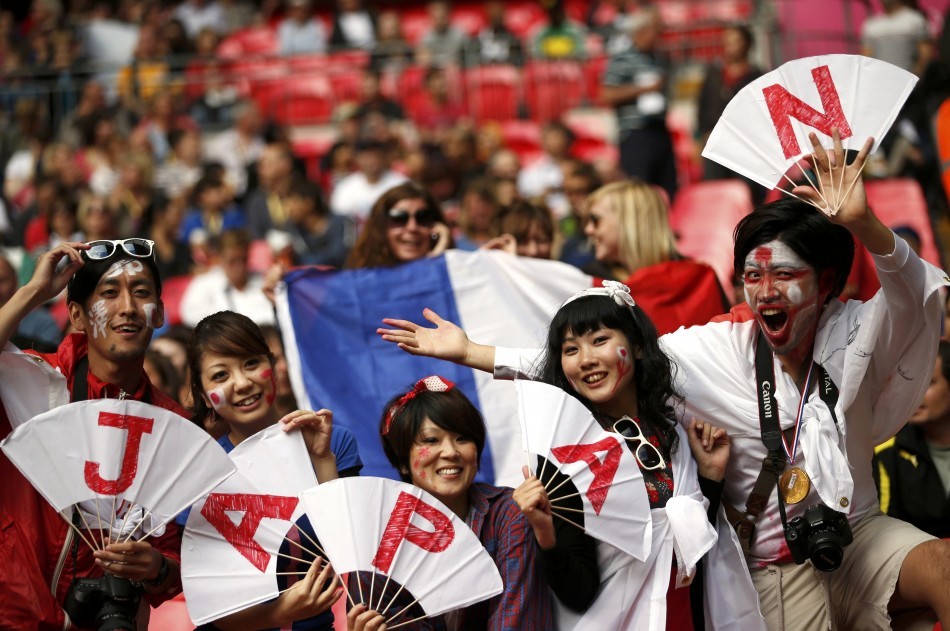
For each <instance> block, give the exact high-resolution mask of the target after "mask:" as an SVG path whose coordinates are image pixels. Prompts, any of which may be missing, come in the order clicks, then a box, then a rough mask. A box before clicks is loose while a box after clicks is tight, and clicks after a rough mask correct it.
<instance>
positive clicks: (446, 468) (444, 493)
mask: <svg viewBox="0 0 950 631" xmlns="http://www.w3.org/2000/svg"><path fill="white" fill-rule="evenodd" d="M477 472H478V448H477V446H476V444H475V441H474V440H472V439H471V438H469V437H467V436H463V435H461V434H458V433H456V432H451V431H448V430H445V429H442V428H441V427H439V426H438V425H436V424H435V423H433V422H432V421H431V420H429V419H428V418H427V419H425V421H423V422H422V426H421V427H420V428H419V433H418V435H416V439H415V441H413V444H412V447H410V449H409V475H410V477H411V479H412V483H413V484H414V485H416V486H418V487H419V488H421V489H423V490H425V491H428V492H429V493H432V494H433V495H434V496H435V497H436V498H438V499H439V500H440V501H441V502H442V503H443V504H445V505H446V506H448V507H449V508H450V509H451V510H452V511H453V512H454V513H455V514H456V515H458V516H459V517H461V518H462V519H465V515H466V514H467V513H468V489H469V487H470V486H472V482H474V480H475V474H476V473H477Z"/></svg>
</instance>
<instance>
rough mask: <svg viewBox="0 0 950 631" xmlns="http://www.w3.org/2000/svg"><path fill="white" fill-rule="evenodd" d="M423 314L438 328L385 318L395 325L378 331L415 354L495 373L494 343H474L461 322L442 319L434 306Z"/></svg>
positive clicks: (387, 339) (377, 330) (384, 322)
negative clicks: (459, 325)
mask: <svg viewBox="0 0 950 631" xmlns="http://www.w3.org/2000/svg"><path fill="white" fill-rule="evenodd" d="M422 316H423V317H424V318H425V319H426V320H428V321H429V322H431V323H432V324H434V325H435V328H427V327H424V326H421V325H419V324H416V323H415V322H410V321H409V320H398V319H394V318H384V319H383V324H385V325H386V326H389V327H392V328H388V329H385V328H379V329H376V333H378V334H379V336H380V337H382V338H383V339H384V340H386V341H387V342H392V343H393V344H396V345H397V346H398V347H399V348H401V349H402V350H404V351H406V352H407V353H411V354H412V355H422V356H423V357H435V358H437V359H445V360H447V361H450V362H453V363H456V364H461V365H463V366H468V367H469V368H476V369H478V370H482V371H484V372H488V373H491V372H494V369H495V347H494V346H485V345H483V344H476V343H475V342H472V341H471V340H469V339H468V335H466V334H465V331H463V330H462V329H461V328H459V327H458V325H456V324H453V323H452V322H449V321H448V320H444V319H442V317H441V316H439V314H437V313H436V312H435V311H433V310H432V309H425V310H424V311H423V312H422Z"/></svg>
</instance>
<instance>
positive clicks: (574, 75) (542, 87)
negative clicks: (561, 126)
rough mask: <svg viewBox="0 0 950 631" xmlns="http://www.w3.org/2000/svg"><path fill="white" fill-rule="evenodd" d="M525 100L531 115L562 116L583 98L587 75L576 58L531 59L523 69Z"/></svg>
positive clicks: (543, 117) (538, 117)
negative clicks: (584, 74) (562, 59)
mask: <svg viewBox="0 0 950 631" xmlns="http://www.w3.org/2000/svg"><path fill="white" fill-rule="evenodd" d="M524 90H525V102H526V104H527V107H528V112H529V114H530V116H531V118H533V119H535V120H538V121H541V122H542V123H546V122H548V121H551V120H556V119H559V118H560V117H561V116H563V115H564V114H565V113H566V112H567V111H568V110H570V109H573V108H575V107H577V106H578V105H580V104H581V102H582V101H583V98H584V77H583V75H582V73H581V66H580V64H579V63H578V62H575V61H532V62H529V63H528V64H527V65H526V66H525V70H524Z"/></svg>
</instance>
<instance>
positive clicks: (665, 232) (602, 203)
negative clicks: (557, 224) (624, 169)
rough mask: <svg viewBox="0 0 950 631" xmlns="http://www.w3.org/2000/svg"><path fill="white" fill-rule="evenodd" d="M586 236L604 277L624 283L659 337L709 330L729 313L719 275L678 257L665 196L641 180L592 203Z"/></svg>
mask: <svg viewBox="0 0 950 631" xmlns="http://www.w3.org/2000/svg"><path fill="white" fill-rule="evenodd" d="M588 207H589V209H590V210H589V213H588V216H587V223H586V224H585V226H584V233H585V234H586V235H587V237H588V238H589V239H590V241H591V244H592V245H593V247H594V256H595V257H596V259H597V261H598V262H599V263H601V264H602V266H603V267H602V268H601V273H602V274H604V276H605V277H607V278H608V279H609V278H611V277H612V278H613V279H615V280H621V281H623V283H624V284H625V285H627V286H628V287H630V290H631V292H632V294H633V297H634V299H635V300H636V301H637V304H639V305H640V306H641V307H642V308H643V310H644V311H645V312H646V313H647V315H648V316H649V317H650V320H651V321H652V322H653V324H654V325H655V326H656V328H657V332H658V333H659V334H660V335H663V334H664V333H669V332H671V331H675V330H676V329H678V328H679V327H681V326H692V325H694V324H705V323H707V322H709V320H710V319H711V318H713V317H715V316H717V315H720V314H722V313H724V312H725V311H726V310H727V308H728V307H727V303H726V301H725V294H724V293H723V291H722V287H721V286H720V285H719V281H718V279H717V278H716V273H715V272H714V271H713V269H712V268H711V267H709V266H708V265H706V264H704V263H699V262H697V261H691V260H689V259H685V258H684V257H683V256H682V255H681V254H680V253H679V252H677V251H676V238H675V237H674V236H673V231H672V230H671V229H670V222H669V208H668V206H667V203H666V200H665V199H664V197H663V194H662V193H661V192H660V191H659V190H658V189H656V188H654V187H653V186H650V185H649V184H646V183H645V182H642V181H639V180H628V181H624V182H614V183H612V184H608V185H606V186H602V187H601V188H599V189H597V190H596V191H594V192H593V193H591V195H590V197H589V198H588Z"/></svg>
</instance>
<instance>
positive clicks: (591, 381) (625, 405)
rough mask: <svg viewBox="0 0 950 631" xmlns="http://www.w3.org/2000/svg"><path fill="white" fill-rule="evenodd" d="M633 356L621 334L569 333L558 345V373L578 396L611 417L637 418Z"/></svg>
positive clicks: (607, 331) (601, 330)
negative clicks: (559, 368) (559, 347)
mask: <svg viewBox="0 0 950 631" xmlns="http://www.w3.org/2000/svg"><path fill="white" fill-rule="evenodd" d="M634 359H635V355H634V353H633V351H632V349H631V347H630V342H629V341H628V340H627V337H626V336H625V335H624V334H623V332H622V331H619V330H617V329H607V328H599V329H597V330H595V331H590V332H589V333H585V334H583V335H577V334H575V333H574V332H572V331H568V332H567V334H566V335H565V336H564V340H563V342H562V343H561V369H562V370H563V371H564V376H565V377H567V380H568V381H569V382H570V383H571V385H572V386H573V387H574V390H576V391H577V393H578V394H579V395H581V396H582V397H584V398H586V399H587V400H589V401H590V402H591V403H593V404H594V407H596V408H597V409H598V410H600V411H602V412H605V413H607V414H609V415H611V416H615V417H619V416H623V415H624V414H629V415H631V416H635V415H636V414H637V388H636V382H635V381H634V377H635V374H634V365H633V364H634Z"/></svg>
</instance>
